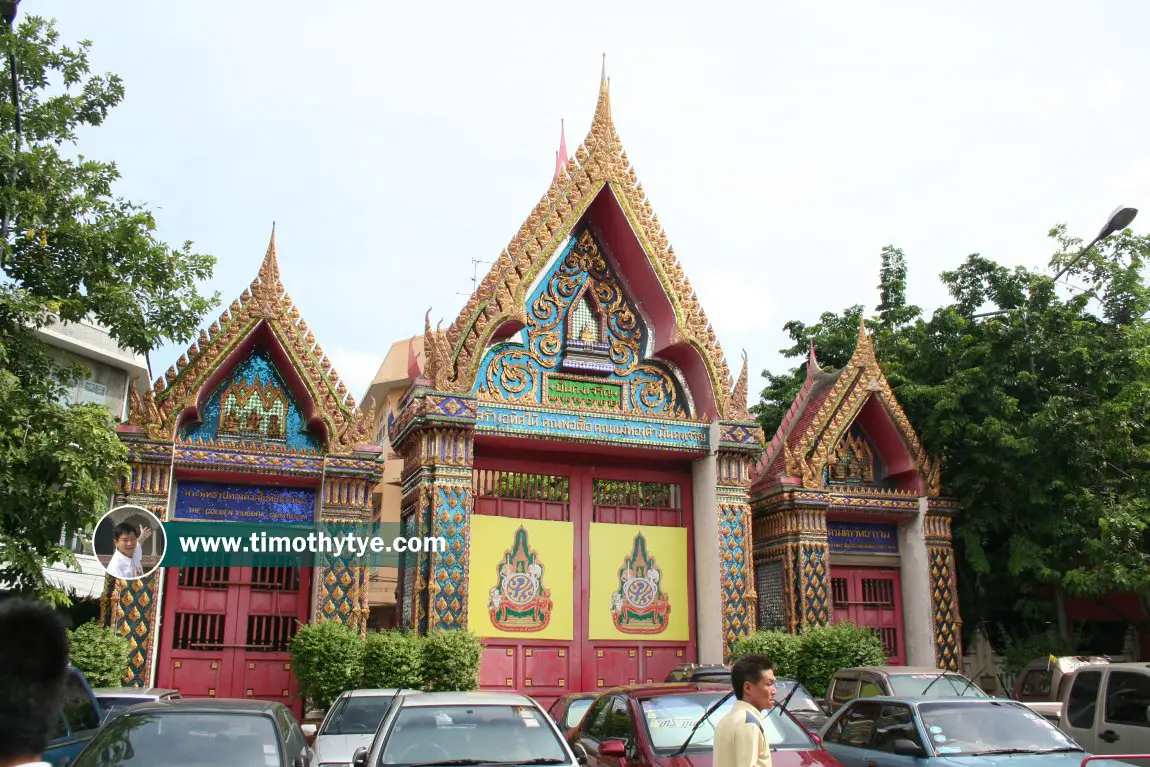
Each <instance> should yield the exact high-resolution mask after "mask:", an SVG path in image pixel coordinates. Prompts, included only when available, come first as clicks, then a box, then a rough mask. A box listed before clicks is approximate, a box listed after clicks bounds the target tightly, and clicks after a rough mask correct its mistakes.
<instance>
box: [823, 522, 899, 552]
mask: <svg viewBox="0 0 1150 767" xmlns="http://www.w3.org/2000/svg"><path fill="white" fill-rule="evenodd" d="M827 546H828V547H829V548H830V550H831V552H832V553H833V552H838V553H840V554H897V553H898V528H896V527H895V526H894V525H880V524H867V523H864V522H827Z"/></svg>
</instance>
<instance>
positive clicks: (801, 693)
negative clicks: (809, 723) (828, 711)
mask: <svg viewBox="0 0 1150 767" xmlns="http://www.w3.org/2000/svg"><path fill="white" fill-rule="evenodd" d="M796 686H797V687H798V688H799V689H798V690H796V689H795V687H796ZM788 696H790V699H789V700H788ZM775 700H777V701H779V702H780V703H781V702H783V701H784V700H785V701H787V711H822V709H821V708H819V704H818V703H815V699H814V698H813V697H811V694H810V692H808V691H807V688H806V687H803V686H802V685H801V684H799V683H798V682H796V681H794V680H793V679H780V680H779V681H778V682H776V683H775Z"/></svg>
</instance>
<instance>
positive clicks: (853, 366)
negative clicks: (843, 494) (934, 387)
mask: <svg viewBox="0 0 1150 767" xmlns="http://www.w3.org/2000/svg"><path fill="white" fill-rule="evenodd" d="M870 403H873V405H870ZM874 405H877V406H878V407H880V408H881V413H882V418H883V420H884V421H885V423H886V425H887V426H889V428H890V430H892V432H893V433H894V435H896V436H897V438H898V441H899V443H900V444H901V447H902V448H903V449H904V450H905V454H906V456H907V457H908V458H909V463H910V466H909V467H908V468H913V469H915V470H916V471H917V473H918V476H919V477H920V478H921V481H922V492H924V493H925V494H927V495H932V496H933V495H938V493H939V464H938V462H937V461H933V460H931V459H930V457H929V456H927V455H926V453H925V451H924V450H923V447H922V443H921V442H920V441H919V438H918V435H917V434H916V433H915V431H914V429H913V428H912V427H911V425H910V421H909V420H908V419H907V417H906V413H904V412H903V409H902V407H901V406H900V405H899V403H898V400H896V399H895V397H894V393H893V392H892V391H891V388H890V384H889V383H888V382H887V380H886V376H884V375H883V372H882V369H881V368H880V367H879V364H878V360H877V359H876V358H875V353H874V345H873V343H872V342H871V338H870V335H869V334H868V333H867V331H866V324H865V323H863V322H860V323H859V335H858V342H857V344H856V345H855V351H854V354H853V355H852V356H851V359H850V361H849V362H848V363H847V364H846V366H845V367H844V368H843V369H842V370H840V371H837V372H834V373H828V372H825V371H822V370H820V369H819V368H818V364H817V361H816V360H815V356H814V350H813V349H812V351H811V355H810V361H809V363H808V371H807V381H806V383H805V384H804V386H803V388H802V390H801V391H800V392H799V395H798V396H797V397H796V398H795V403H794V405H792V407H791V410H790V411H789V412H788V413H787V416H786V417H785V418H784V420H783V423H782V424H781V425H780V426H779V429H778V432H776V434H775V437H774V439H773V440H772V441H771V444H770V446H769V447H768V448H767V451H766V452H765V453H764V455H763V458H762V460H761V461H760V462H759V464H758V465H757V466H756V468H755V477H756V479H755V485H757V486H761V485H765V484H767V483H769V482H771V481H773V480H777V479H779V478H781V477H793V478H796V479H798V478H801V479H802V481H803V486H804V487H807V488H811V489H823V488H825V487H826V486H827V483H828V481H829V482H830V483H831V484H855V483H865V484H870V483H873V482H875V480H876V472H880V471H881V467H882V464H883V461H884V457H883V456H882V455H881V454H880V452H879V450H878V449H877V447H876V445H875V444H874V443H873V442H872V441H871V440H870V439H868V437H867V435H865V434H863V432H862V430H860V429H859V428H858V424H857V421H858V420H859V418H860V414H862V413H863V412H864V408H867V407H868V406H874Z"/></svg>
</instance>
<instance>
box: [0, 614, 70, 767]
mask: <svg viewBox="0 0 1150 767" xmlns="http://www.w3.org/2000/svg"><path fill="white" fill-rule="evenodd" d="M67 678H68V630H67V629H66V628H65V626H64V621H63V619H62V618H61V617H60V614H59V613H57V612H56V611H55V610H54V609H52V607H51V606H50V605H48V604H46V603H44V602H33V601H31V600H27V599H19V598H15V597H13V598H9V599H6V600H4V601H2V602H0V759H3V760H9V759H15V758H17V757H34V756H38V755H40V754H42V753H43V751H44V749H45V748H47V746H48V741H49V740H50V739H51V738H52V735H53V734H54V733H55V731H56V727H57V725H58V724H59V722H60V709H61V707H62V706H63V702H64V691H65V683H66V681H67Z"/></svg>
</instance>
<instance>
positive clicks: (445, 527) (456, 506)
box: [428, 486, 470, 629]
mask: <svg viewBox="0 0 1150 767" xmlns="http://www.w3.org/2000/svg"><path fill="white" fill-rule="evenodd" d="M433 492H434V497H435V499H436V502H435V518H434V521H433V523H432V533H431V534H432V535H434V536H438V537H442V538H444V539H445V540H446V541H447V550H446V551H444V552H442V553H435V554H432V555H431V556H432V565H431V579H432V583H433V584H434V586H433V587H432V589H431V595H430V601H431V604H430V605H429V606H428V608H429V612H430V613H431V626H432V628H435V627H438V628H445V629H452V628H461V627H463V626H464V625H465V624H466V622H467V615H466V611H467V581H466V578H465V574H464V566H465V562H466V552H467V546H468V543H469V541H468V540H467V537H468V536H467V530H468V525H467V497H468V495H469V494H470V491H469V490H468V489H466V488H463V487H446V486H437V487H435V488H434V491H433Z"/></svg>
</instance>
